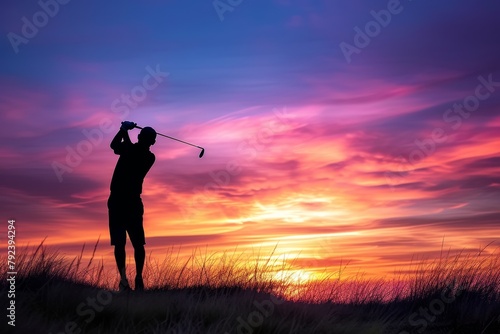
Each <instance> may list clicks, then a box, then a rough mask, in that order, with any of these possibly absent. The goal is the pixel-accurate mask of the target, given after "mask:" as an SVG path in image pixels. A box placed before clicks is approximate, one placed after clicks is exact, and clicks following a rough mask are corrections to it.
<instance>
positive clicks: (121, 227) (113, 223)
mask: <svg viewBox="0 0 500 334" xmlns="http://www.w3.org/2000/svg"><path fill="white" fill-rule="evenodd" d="M108 213H109V234H110V237H111V245H114V246H125V244H126V242H127V233H128V236H129V238H130V241H131V242H132V245H133V246H134V247H137V246H143V245H145V244H146V238H145V236H144V227H143V225H142V216H143V214H144V206H143V204H142V200H141V198H140V197H138V196H137V197H133V198H125V197H121V196H117V195H113V194H111V195H110V196H109V199H108Z"/></svg>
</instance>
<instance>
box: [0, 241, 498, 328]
mask: <svg viewBox="0 0 500 334" xmlns="http://www.w3.org/2000/svg"><path fill="white" fill-rule="evenodd" d="M82 254H83V252H82ZM170 255H171V254H170ZM215 258H216V257H215V256H211V255H206V256H203V257H202V258H199V259H191V261H189V262H188V263H189V264H188V263H186V262H184V263H176V262H175V261H174V260H175V258H174V257H172V256H167V257H166V260H165V261H164V262H163V263H157V262H155V261H154V260H152V259H150V260H149V261H148V267H147V270H146V274H147V275H148V277H147V281H149V282H150V285H149V289H147V290H146V291H145V292H142V293H138V292H129V293H119V292H117V291H115V290H114V289H112V287H114V286H115V285H116V281H114V279H111V278H108V277H110V275H106V272H107V271H112V274H113V275H114V274H115V271H114V270H113V269H114V268H113V269H111V268H107V269H104V266H103V265H102V263H98V264H95V263H93V258H92V259H91V260H90V261H88V262H86V263H83V261H82V256H81V257H79V258H76V259H71V260H70V259H65V258H64V257H62V256H61V255H60V254H58V253H57V252H49V251H48V250H47V249H46V248H45V247H44V246H43V245H42V244H41V245H39V246H38V247H37V248H35V249H32V250H31V251H30V252H24V253H23V254H22V255H21V256H20V257H19V258H18V259H17V271H18V275H17V277H16V296H15V301H16V327H15V331H12V329H13V328H12V327H11V326H6V327H5V328H8V329H9V332H14V333H53V334H56V333H214V334H215V333H217V334H224V333H297V334H303V333H304V334H307V333H401V334H402V333H500V256H499V255H498V254H493V255H491V254H489V255H485V252H478V254H475V255H463V254H459V255H456V256H453V257H452V256H450V255H449V254H448V255H447V256H446V255H445V256H443V258H441V259H439V260H437V261H434V262H432V263H421V264H419V265H418V266H417V267H416V268H413V269H416V270H409V271H408V273H407V274H405V275H404V276H403V275H402V276H401V277H400V278H398V279H391V280H389V281H387V280H383V279H380V280H363V279H362V278H361V277H360V276H354V277H348V278H346V279H342V280H341V279H339V278H338V276H339V275H331V276H330V277H329V279H325V280H324V281H322V282H307V283H305V284H303V285H300V286H299V285H297V284H296V282H294V281H293V280H287V279H286V278H282V279H280V280H277V279H276V278H275V276H272V275H267V274H266V273H267V271H268V270H269V268H270V267H271V266H275V265H276V263H270V261H258V262H255V263H253V265H248V264H245V263H244V262H243V264H242V262H241V261H240V260H241V258H238V257H237V256H234V255H231V256H229V255H228V254H224V255H223V256H222V257H220V256H219V257H217V260H213V261H212V260H211V259H215ZM1 260H2V262H3V263H6V261H5V260H6V259H5V258H2V259H1ZM195 264H197V265H195ZM3 272H4V274H2V277H1V278H2V279H1V282H2V283H1V286H0V288H1V291H2V296H3V297H4V298H6V295H7V293H8V290H9V285H8V284H7V276H6V274H5V272H6V271H5V270H4V271H3ZM273 277H274V278H273ZM334 277H336V279H334ZM4 305H5V304H4ZM5 323H6V320H5V318H4V324H5ZM4 324H2V326H4ZM2 332H3V331H2Z"/></svg>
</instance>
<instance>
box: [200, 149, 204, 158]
mask: <svg viewBox="0 0 500 334" xmlns="http://www.w3.org/2000/svg"><path fill="white" fill-rule="evenodd" d="M204 154H205V149H204V148H202V149H201V152H200V159H201V158H202V157H203V155H204Z"/></svg>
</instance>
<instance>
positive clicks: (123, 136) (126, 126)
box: [109, 121, 137, 154]
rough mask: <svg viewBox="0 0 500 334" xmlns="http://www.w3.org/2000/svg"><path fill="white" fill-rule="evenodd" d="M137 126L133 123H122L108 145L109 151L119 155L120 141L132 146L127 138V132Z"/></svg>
mask: <svg viewBox="0 0 500 334" xmlns="http://www.w3.org/2000/svg"><path fill="white" fill-rule="evenodd" d="M136 125H137V124H136V123H134V122H129V121H124V122H122V126H121V127H120V131H118V133H117V134H116V136H115V137H114V138H113V140H112V141H111V144H110V145H109V146H110V147H111V149H112V150H113V151H114V152H115V153H116V154H120V148H121V147H122V140H123V143H125V144H132V141H131V140H130V137H129V136H128V132H127V131H128V130H132V129H133V128H135V126H136Z"/></svg>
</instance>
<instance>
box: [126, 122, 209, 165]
mask: <svg viewBox="0 0 500 334" xmlns="http://www.w3.org/2000/svg"><path fill="white" fill-rule="evenodd" d="M135 127H136V128H138V129H141V130H142V128H141V127H140V126H137V125H136V126H135ZM156 134H157V135H159V136H162V137H166V138H170V139H172V140H176V141H178V142H181V143H184V144H187V145H190V146H193V147H197V148H199V149H201V152H200V155H199V157H200V158H202V157H203V155H204V154H205V149H204V148H203V147H201V146H198V145H194V144H191V143H188V142H185V141H184V140H180V139H177V138H174V137H170V136H167V135H164V134H161V133H158V132H157V133H156Z"/></svg>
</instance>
